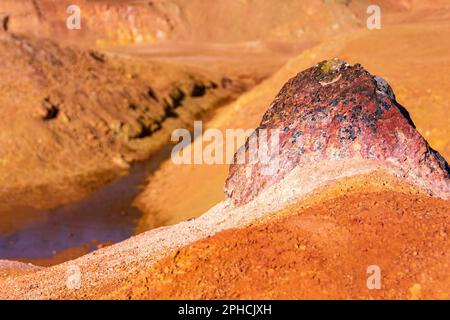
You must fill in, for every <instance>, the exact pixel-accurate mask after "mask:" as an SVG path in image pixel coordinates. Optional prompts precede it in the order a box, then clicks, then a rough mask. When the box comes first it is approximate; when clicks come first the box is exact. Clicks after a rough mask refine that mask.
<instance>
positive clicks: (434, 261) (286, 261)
mask: <svg viewBox="0 0 450 320" xmlns="http://www.w3.org/2000/svg"><path fill="white" fill-rule="evenodd" d="M449 210H450V202H449V201H444V200H440V199H434V198H430V197H427V196H423V195H406V194H403V193H397V192H374V193H356V194H352V195H348V196H347V195H344V196H340V197H338V198H335V199H332V200H328V201H324V202H322V203H317V204H315V205H314V206H312V207H310V208H308V209H306V210H302V209H300V208H299V207H296V206H293V207H291V208H289V209H288V210H284V211H282V212H280V213H281V214H282V215H286V214H287V216H284V217H281V218H274V219H272V220H270V221H268V222H266V223H264V224H258V225H254V226H249V227H246V228H242V229H232V230H227V231H223V232H221V233H219V234H217V235H215V236H213V237H210V238H206V239H204V240H201V241H198V242H196V243H194V244H192V245H190V246H187V247H185V248H183V249H181V250H177V251H176V252H174V253H173V254H172V255H171V256H170V257H168V258H166V259H164V260H162V261H160V262H158V263H157V264H156V265H155V267H154V268H151V269H149V270H146V271H145V272H143V273H142V275H141V276H140V277H138V278H137V279H136V280H134V281H132V282H131V284H130V289H129V291H128V292H127V298H130V299H142V298H144V299H380V298H382V299H417V298H420V299H448V298H449V297H450V291H449V290H448V288H449V287H450V276H449V274H448V270H449V267H450V255H449V252H450V241H449V223H450V220H449V217H448V214H447V213H448V212H449ZM370 265H378V266H379V267H380V269H381V275H382V280H381V283H382V288H381V289H380V290H369V289H368V288H367V286H366V283H367V278H368V274H367V268H368V266H370ZM121 298H123V296H122V297H121Z"/></svg>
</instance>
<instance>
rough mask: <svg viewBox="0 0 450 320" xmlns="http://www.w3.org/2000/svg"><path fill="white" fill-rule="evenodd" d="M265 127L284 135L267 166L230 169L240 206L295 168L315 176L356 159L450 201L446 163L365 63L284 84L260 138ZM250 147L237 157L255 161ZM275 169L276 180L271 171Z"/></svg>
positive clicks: (231, 191) (229, 186) (232, 192)
mask: <svg viewBox="0 0 450 320" xmlns="http://www.w3.org/2000/svg"><path fill="white" fill-rule="evenodd" d="M259 129H267V130H268V131H269V132H271V131H274V130H275V129H277V130H279V131H278V132H279V148H278V150H269V153H268V156H269V158H270V161H269V162H268V163H267V162H265V163H253V164H252V163H249V162H248V161H247V162H246V163H243V164H238V163H236V162H235V163H234V164H232V165H231V166H230V172H229V175H228V179H227V181H226V185H225V193H226V195H227V196H228V198H230V199H231V200H232V202H233V203H234V204H236V205H242V204H245V203H247V202H249V201H251V200H252V199H254V198H255V197H256V196H258V195H259V194H260V193H261V192H262V191H263V190H264V189H266V188H267V187H269V186H271V185H273V184H275V183H276V182H278V181H280V180H282V179H283V178H284V177H285V176H287V175H288V174H289V173H290V172H291V171H292V170H293V169H294V168H296V167H299V168H300V169H301V168H308V170H311V168H314V166H316V167H317V168H319V167H320V166H321V165H329V163H333V161H334V163H336V160H337V161H347V162H348V161H349V160H350V163H351V161H353V159H355V160H358V162H356V161H355V165H356V163H361V161H371V162H375V163H377V164H380V165H381V166H382V167H383V168H386V169H387V171H389V172H391V173H393V174H395V175H396V176H399V177H402V178H404V179H405V180H406V181H408V182H409V183H411V184H413V185H416V186H418V187H420V188H421V189H422V190H425V191H427V192H428V193H429V194H431V195H434V196H437V197H441V198H444V199H449V198H450V174H449V166H448V164H447V162H446V161H445V160H444V159H443V158H442V156H441V155H440V154H439V153H438V152H436V151H434V150H433V149H432V148H431V147H430V146H429V145H428V143H427V142H426V141H425V139H424V138H423V137H422V136H421V135H420V134H419V133H418V131H417V130H416V129H415V126H414V123H413V122H412V120H411V118H410V117H409V114H408V112H407V111H406V109H405V108H404V107H402V106H401V105H400V104H399V103H398V102H397V101H396V100H395V96H394V93H393V91H392V89H391V87H390V86H389V84H388V83H387V82H386V81H385V80H383V79H381V78H379V77H377V76H373V75H371V74H370V73H369V72H367V71H366V70H365V69H364V68H363V67H362V66H361V65H359V64H356V65H354V66H350V65H349V64H347V63H345V62H343V61H339V60H330V61H324V62H321V63H319V64H318V65H316V66H314V67H312V68H310V69H307V70H305V71H303V72H301V73H299V74H298V75H297V76H295V77H294V78H292V79H291V80H289V81H288V82H287V83H286V84H285V85H284V86H283V88H282V89H281V91H280V93H279V94H278V95H277V97H276V98H275V100H274V102H273V103H272V105H271V106H270V108H269V109H268V110H267V111H266V113H265V114H264V116H263V119H262V121H261V123H260V125H259V127H258V128H257V130H256V131H255V133H254V135H258V134H259V133H258V132H260V131H258V130H259ZM251 146H252V144H251V143H249V140H248V139H247V142H246V144H245V145H244V146H242V147H241V148H240V149H239V150H238V153H240V152H241V153H245V155H246V156H247V157H248V156H249V153H250V151H251V150H252V147H251ZM269 149H270V148H269ZM238 153H237V154H238ZM237 154H236V155H235V159H236V157H237ZM330 161H331V162H330ZM274 163H276V164H277V166H276V168H275V170H273V167H272V168H271V169H272V171H273V172H272V174H267V173H265V171H267V169H268V168H269V167H270V166H271V164H274ZM321 178H322V180H324V181H323V182H326V180H327V179H328V177H326V176H324V177H321ZM328 180H330V179H328Z"/></svg>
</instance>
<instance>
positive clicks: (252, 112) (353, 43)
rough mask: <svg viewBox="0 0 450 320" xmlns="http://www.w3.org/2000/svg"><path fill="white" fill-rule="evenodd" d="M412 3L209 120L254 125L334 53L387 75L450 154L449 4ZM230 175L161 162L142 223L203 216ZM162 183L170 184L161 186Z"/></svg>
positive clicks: (143, 202)
mask: <svg viewBox="0 0 450 320" xmlns="http://www.w3.org/2000/svg"><path fill="white" fill-rule="evenodd" d="M436 5H438V4H437V3H436ZM441 5H442V4H441ZM411 7H412V8H413V9H416V10H413V11H411V12H409V13H408V14H405V13H404V12H398V13H395V14H393V15H392V16H390V15H387V17H386V18H385V20H384V23H386V24H385V25H384V26H383V27H382V29H381V30H378V31H368V30H361V31H358V32H356V33H354V34H352V35H344V36H336V37H333V38H330V39H328V40H327V41H324V42H323V43H321V44H320V45H318V46H316V47H314V48H311V49H308V50H306V51H305V52H303V53H302V54H300V55H299V56H298V57H296V58H293V59H292V60H290V61H289V62H288V63H287V64H286V65H285V66H283V68H281V69H280V70H279V71H278V72H277V73H276V74H274V75H273V76H272V77H271V78H270V79H268V80H267V81H265V82H263V83H262V84H261V85H259V86H257V87H255V88H254V89H252V90H250V91H249V92H247V93H245V94H244V95H242V96H241V97H240V98H239V99H238V100H237V101H236V102H234V103H232V104H230V105H229V106H226V107H225V108H223V109H222V110H220V111H219V112H218V113H217V114H216V116H215V117H214V118H213V119H212V120H211V121H209V122H208V123H207V124H206V125H205V126H207V127H214V128H221V129H223V130H224V129H225V128H243V129H247V128H256V127H257V126H258V124H259V121H260V119H261V118H262V116H263V114H264V113H265V111H266V109H267V107H268V106H269V105H270V103H271V101H272V100H273V99H274V97H275V96H276V94H277V93H278V92H279V89H280V88H281V87H282V85H283V84H284V83H285V82H286V81H287V80H288V79H289V78H291V77H293V76H295V75H296V74H297V73H298V72H299V71H300V70H304V69H307V68H309V67H311V66H313V65H315V64H316V63H317V62H319V61H322V60H326V59H330V58H331V57H337V58H340V59H343V60H345V61H347V62H348V63H350V64H355V63H360V64H361V65H363V66H364V67H365V68H366V69H367V70H368V71H369V72H371V73H372V74H375V75H378V76H380V77H382V78H383V79H385V80H386V81H388V82H389V84H390V85H391V87H392V89H393V90H394V92H395V94H396V98H397V101H398V102H399V103H400V104H401V105H403V106H405V107H406V108H407V110H408V112H409V114H410V116H411V118H412V120H413V121H414V123H415V125H416V129H417V130H418V131H419V133H420V134H421V135H422V136H423V137H424V138H425V139H426V140H427V141H428V142H429V144H430V145H431V147H432V148H434V149H436V150H437V151H439V152H440V153H441V155H442V156H443V157H444V158H446V159H449V158H450V140H449V139H450V132H449V130H450V118H449V117H448V112H447V110H449V108H450V105H449V101H450V92H449V90H447V88H446V87H445V86H443V85H442V84H443V83H450V58H449V55H448V51H449V50H450V38H449V37H448V36H447V35H448V34H449V33H450V23H449V17H450V11H449V9H448V8H450V7H449V6H448V4H447V9H445V7H444V8H439V9H437V8H431V7H424V4H423V3H421V2H415V3H414V5H412V6H411ZM388 22H395V23H393V24H392V25H391V24H388ZM399 39H402V40H401V41H400V40H399ZM424 70H426V74H427V76H426V77H424V76H423V74H424ZM227 174H228V165H226V164H225V165H195V166H193V165H192V166H189V165H184V166H179V165H174V164H173V163H172V162H171V161H167V162H165V163H163V164H162V165H161V168H160V170H158V171H157V172H155V174H154V175H153V176H152V177H150V179H149V183H148V186H147V188H146V189H145V191H144V192H143V194H142V195H141V196H140V197H139V198H138V199H137V201H136V203H137V205H138V206H139V207H140V208H141V209H142V210H143V211H144V212H146V213H147V214H146V216H145V217H144V218H143V219H142V220H141V223H140V229H141V230H146V229H149V228H152V227H154V226H155V225H160V224H161V223H162V224H172V223H177V222H179V221H182V220H185V219H189V218H192V217H196V216H198V215H200V214H202V213H203V212H204V211H205V210H206V209H208V208H211V207H212V206H213V205H214V204H216V203H217V202H219V201H221V200H223V199H224V194H223V186H224V185H223V181H224V180H225V179H226V177H227ZM175 181H176V183H175ZM205 181H208V183H205ZM161 185H164V186H165V187H164V188H160V186H161ZM187 190H189V191H188V192H187ZM187 194H189V197H188V196H187ZM169 199H170V201H168V200H169ZM150 204H151V205H150Z"/></svg>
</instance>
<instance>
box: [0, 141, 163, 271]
mask: <svg viewBox="0 0 450 320" xmlns="http://www.w3.org/2000/svg"><path fill="white" fill-rule="evenodd" d="M169 150H170V148H169V147H166V148H163V149H162V150H161V151H159V152H158V153H157V154H155V155H153V156H152V157H151V159H150V160H148V161H145V162H139V163H136V164H133V165H132V166H131V168H130V170H129V173H128V174H127V175H125V176H122V177H119V178H117V179H115V180H114V181H112V182H110V183H108V184H106V185H104V186H103V187H101V188H100V189H98V190H97V191H95V192H93V193H92V194H91V195H89V196H88V197H86V198H84V199H82V200H80V201H77V202H74V203H70V204H67V205H63V206H60V207H57V208H54V209H50V210H36V209H33V208H20V207H16V208H14V209H11V210H10V212H2V215H13V217H14V216H17V217H21V218H23V217H26V219H27V220H29V219H30V217H32V221H31V222H29V221H27V223H26V224H25V226H24V227H23V228H22V229H18V230H17V229H16V230H14V231H13V232H11V233H6V234H0V259H8V260H18V261H25V262H32V263H35V264H37V265H52V264H56V263H60V262H63V261H66V260H70V259H74V258H76V257H77V256H81V255H83V254H86V253H88V252H91V251H93V250H95V249H97V248H99V247H101V246H104V245H108V244H112V243H116V242H119V241H122V240H124V239H127V238H129V237H130V236H132V235H133V234H134V233H135V229H136V226H137V222H138V220H139V218H141V216H142V213H141V212H140V211H139V210H138V209H137V208H135V207H133V206H132V203H133V200H134V199H135V198H136V196H137V195H138V194H139V193H140V192H141V191H142V189H143V187H144V186H145V182H146V179H147V177H148V176H149V175H150V174H151V173H152V172H153V171H155V170H156V169H157V168H158V167H159V165H160V163H161V162H162V161H163V160H164V159H165V158H166V157H167V156H168V154H169V152H170V151H169Z"/></svg>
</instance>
